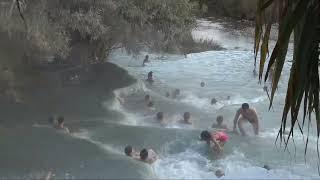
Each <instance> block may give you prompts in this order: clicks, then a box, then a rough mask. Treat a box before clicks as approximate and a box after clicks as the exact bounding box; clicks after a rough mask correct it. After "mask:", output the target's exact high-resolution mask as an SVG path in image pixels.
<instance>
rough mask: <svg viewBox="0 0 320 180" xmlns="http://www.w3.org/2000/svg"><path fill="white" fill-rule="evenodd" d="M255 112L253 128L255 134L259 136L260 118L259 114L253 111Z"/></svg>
mask: <svg viewBox="0 0 320 180" xmlns="http://www.w3.org/2000/svg"><path fill="white" fill-rule="evenodd" d="M252 111H253V120H254V121H253V122H254V123H252V126H253V130H254V134H255V135H258V134H259V118H258V114H257V111H256V110H254V109H253V110H252Z"/></svg>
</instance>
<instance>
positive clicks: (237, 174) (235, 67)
mask: <svg viewBox="0 0 320 180" xmlns="http://www.w3.org/2000/svg"><path fill="white" fill-rule="evenodd" d="M198 23H199V24H200V28H199V29H196V30H195V31H194V32H193V35H194V36H196V38H197V39H200V38H203V37H206V38H204V39H214V40H217V41H218V42H219V41H220V42H222V43H223V45H224V46H225V47H227V48H229V50H224V51H207V52H201V53H194V54H188V56H187V58H184V57H183V56H170V55H167V56H166V57H165V58H162V59H157V58H156V57H158V56H159V55H155V54H149V57H150V59H151V63H148V64H147V66H145V67H140V66H136V65H135V64H141V63H140V61H139V62H137V61H133V60H132V59H131V58H130V57H129V56H126V55H124V54H121V53H116V54H115V58H114V59H117V61H116V60H115V61H114V62H115V63H117V64H120V65H121V66H122V67H124V68H126V69H127V70H128V71H129V73H130V74H132V75H133V76H134V77H136V78H137V79H141V80H138V83H137V84H135V85H133V86H134V87H129V88H123V89H120V90H117V91H115V95H116V99H119V101H118V102H116V103H115V104H114V105H113V107H114V109H116V110H118V111H121V112H123V113H124V114H126V116H127V119H130V120H129V121H132V122H135V123H133V124H136V125H139V126H158V127H159V126H160V125H159V123H157V122H156V121H155V119H153V118H154V117H155V113H156V112H157V111H158V109H156V110H155V111H153V112H150V113H147V114H146V113H144V112H143V111H144V109H143V110H141V109H138V110H139V111H141V112H137V114H135V113H131V112H130V113H131V114H130V113H128V112H127V109H126V108H125V107H124V106H122V104H121V101H122V102H124V101H126V100H128V99H130V98H131V97H130V96H131V95H133V96H135V93H136V94H139V95H140V96H141V94H144V93H148V94H150V95H151V96H152V98H154V99H155V100H156V101H162V102H164V103H163V104H164V105H163V104H162V106H166V104H168V105H169V104H170V105H172V104H173V105H172V106H170V107H172V108H174V111H173V114H174V113H175V111H176V114H174V115H170V116H169V117H166V118H168V119H170V123H168V124H167V125H166V126H162V128H179V129H195V127H193V126H189V125H188V126H184V125H181V124H179V123H178V122H177V120H179V119H181V112H185V111H190V112H191V114H192V117H193V115H195V117H196V118H199V116H201V115H203V117H200V118H199V119H201V120H202V121H203V122H201V123H203V124H204V125H206V124H207V126H210V125H211V123H212V119H211V120H210V117H212V115H214V116H215V115H216V114H214V113H217V112H219V114H221V115H224V116H226V117H227V118H226V119H227V120H228V118H230V117H231V114H234V112H235V111H236V109H237V108H239V105H241V104H242V103H244V102H247V103H249V104H250V105H252V106H253V107H257V108H259V112H258V115H259V118H260V117H261V116H262V117H263V118H261V119H262V120H263V121H268V122H267V123H266V122H262V123H261V124H262V125H263V123H265V124H268V126H270V127H271V128H269V127H268V128H265V127H263V126H262V127H261V130H262V131H261V132H260V134H259V136H258V137H254V136H253V137H251V136H250V137H248V138H247V139H245V138H244V140H241V141H244V142H241V141H240V140H239V141H236V142H232V143H233V144H230V143H231V142H230V143H229V144H228V145H226V146H227V148H228V149H226V151H229V153H227V154H225V157H224V158H223V159H221V160H212V159H211V157H210V155H208V154H205V153H202V152H201V150H200V151H199V149H198V148H195V147H194V146H201V145H197V144H196V145H190V144H189V145H187V146H186V147H185V149H184V150H183V151H182V152H175V151H174V149H175V148H177V147H176V146H168V147H164V148H165V149H166V150H165V152H164V153H162V154H160V156H161V159H160V160H159V161H157V162H156V163H155V164H154V170H155V173H156V175H157V176H158V177H159V178H160V179H201V178H204V179H208V178H210V179H212V178H216V177H215V175H214V172H215V170H216V169H218V168H219V169H220V168H221V169H223V170H224V171H225V174H226V176H224V177H222V178H224V179H265V178H268V179H272V178H273V179H275V178H276V179H279V178H281V179H282V178H286V179H287V178H290V179H291V178H307V177H314V175H315V173H314V170H315V169H314V168H312V170H310V171H309V170H308V168H309V167H310V169H311V167H313V166H310V164H307V165H305V166H301V162H295V163H290V162H289V160H288V163H287V164H285V163H283V162H284V161H287V160H284V161H281V160H280V159H272V160H270V161H271V162H273V163H274V164H277V163H280V162H281V163H282V164H285V165H282V166H280V165H278V166H275V167H274V168H273V169H272V170H270V171H267V170H266V169H264V168H262V166H263V164H261V161H264V160H265V159H263V158H264V157H273V158H274V157H281V155H279V154H276V155H273V153H278V152H276V151H274V150H273V149H272V148H273V147H271V146H272V145H273V141H274V139H275V138H276V136H277V133H278V129H277V128H275V127H278V125H279V120H278V119H277V118H279V119H280V117H281V115H282V114H281V109H282V106H283V104H281V102H280V101H276V102H274V108H275V111H273V112H274V113H277V114H275V115H268V105H269V102H268V97H267V95H266V94H265V92H264V91H263V89H262V88H263V86H262V85H259V84H258V80H257V78H254V77H253V76H252V70H253V68H250V67H253V59H254V55H253V52H252V51H249V50H248V49H251V47H252V44H251V41H252V39H251V38H246V37H239V36H240V35H239V34H238V33H235V34H232V35H230V34H228V32H222V31H224V30H225V27H223V25H222V24H220V23H213V24H212V23H210V22H209V21H198ZM213 32H214V33H213ZM212 34H213V35H214V36H212ZM236 47H240V50H230V49H234V48H236ZM236 49H238V48H236ZM290 52H291V50H290ZM144 54H145V53H144ZM143 58H144V57H143V56H140V57H138V58H137V59H143ZM118 59H120V61H118ZM133 66H134V67H133ZM289 68H290V64H289V63H286V64H285V66H284V72H283V77H282V78H281V79H280V81H279V88H278V91H277V94H276V97H277V98H280V99H284V97H285V92H286V91H285V88H286V83H287V82H286V81H287V79H288V74H289ZM149 71H153V72H154V76H155V77H154V79H155V83H154V84H153V85H152V86H150V85H145V84H144V80H143V79H145V77H146V74H147V73H148V72H149ZM201 81H204V82H205V83H206V86H205V87H200V82H201ZM175 88H179V89H180V90H181V94H180V96H179V97H178V98H176V99H170V98H165V97H164V94H165V92H167V91H170V90H172V89H175ZM228 96H230V99H227V97H228ZM211 98H216V99H217V100H218V102H217V103H216V104H215V105H211V104H210V101H211ZM187 105H188V106H187ZM137 106H139V104H137ZM189 106H191V108H189ZM157 108H159V106H158V107H157ZM160 108H161V106H160ZM186 108H189V109H188V110H185V109H186ZM166 109H167V110H168V109H169V108H166ZM279 109H280V110H279ZM160 110H161V109H160ZM169 110H170V109H169ZM199 112H200V113H199ZM164 113H165V114H166V112H164ZM171 114H172V113H171ZM177 114H180V115H177ZM208 117H209V118H208ZM153 120H154V121H153ZM231 125H232V124H231ZM229 126H230V125H229ZM246 126H248V127H247V128H248V129H249V130H250V131H252V127H251V125H250V124H246ZM201 127H203V126H201ZM297 134H298V133H296V135H297ZM195 138H196V137H195ZM305 139H306V138H305V137H304V138H303V136H299V135H297V136H296V139H295V140H296V143H297V144H298V145H299V146H298V147H297V148H300V150H301V149H303V147H304V146H303V140H305ZM177 141H179V139H176V141H173V143H177ZM231 141H232V140H231ZM246 141H248V142H246ZM309 141H310V143H312V144H314V143H316V137H315V136H310V137H309ZM178 144H179V143H178ZM248 145H251V146H253V147H252V149H250V148H248ZM255 146H256V147H255ZM238 147H239V148H238ZM309 147H312V146H311V145H309ZM178 149H179V148H178ZM260 149H262V150H265V149H267V150H265V151H263V152H266V153H271V154H266V155H264V154H263V156H264V157H260V159H259V157H256V156H255V155H256V154H259V153H261V152H259V150H260ZM314 150H315V149H313V148H312V151H314ZM172 151H173V152H172ZM247 151H253V152H251V154H250V153H249V152H247ZM256 151H258V152H256ZM259 155H261V154H259ZM315 177H316V176H315Z"/></svg>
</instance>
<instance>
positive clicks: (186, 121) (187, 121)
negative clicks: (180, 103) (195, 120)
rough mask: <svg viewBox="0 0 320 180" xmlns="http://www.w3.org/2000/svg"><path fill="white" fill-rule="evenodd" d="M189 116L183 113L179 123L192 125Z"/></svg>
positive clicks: (187, 113)
mask: <svg viewBox="0 0 320 180" xmlns="http://www.w3.org/2000/svg"><path fill="white" fill-rule="evenodd" d="M190 118H191V114H190V113H189V112H185V113H183V119H182V120H181V121H180V122H181V123H185V124H192V121H191V120H190Z"/></svg>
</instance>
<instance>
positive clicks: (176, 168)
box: [155, 149, 214, 179]
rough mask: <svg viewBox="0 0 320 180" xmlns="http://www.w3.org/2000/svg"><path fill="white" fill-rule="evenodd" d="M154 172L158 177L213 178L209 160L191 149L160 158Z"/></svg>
mask: <svg viewBox="0 0 320 180" xmlns="http://www.w3.org/2000/svg"><path fill="white" fill-rule="evenodd" d="M155 173H156V175H157V176H158V177H159V178H160V179H202V178H204V179H208V178H214V173H213V172H212V171H210V169H209V160H208V159H207V158H206V157H204V156H202V155H201V154H200V153H198V152H196V151H194V150H191V149H188V150H186V151H185V152H181V153H178V154H172V155H168V156H166V157H163V159H160V160H159V161H157V162H156V163H155Z"/></svg>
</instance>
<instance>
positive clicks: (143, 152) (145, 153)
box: [140, 149, 148, 161]
mask: <svg viewBox="0 0 320 180" xmlns="http://www.w3.org/2000/svg"><path fill="white" fill-rule="evenodd" d="M147 158H148V150H147V149H142V150H141V151H140V159H141V160H143V161H145V160H147Z"/></svg>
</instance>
